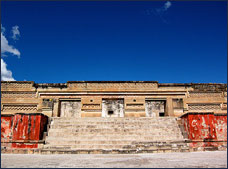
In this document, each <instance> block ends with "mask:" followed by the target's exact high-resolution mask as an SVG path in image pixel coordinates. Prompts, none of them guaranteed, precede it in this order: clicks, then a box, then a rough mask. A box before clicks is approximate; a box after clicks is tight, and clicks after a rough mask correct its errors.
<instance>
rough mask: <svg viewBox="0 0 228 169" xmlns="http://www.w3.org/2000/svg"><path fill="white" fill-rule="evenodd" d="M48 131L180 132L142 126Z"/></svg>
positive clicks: (172, 129) (171, 129) (178, 130)
mask: <svg viewBox="0 0 228 169" xmlns="http://www.w3.org/2000/svg"><path fill="white" fill-rule="evenodd" d="M49 132H64V133H65V132H73V133H77V132H123V133H126V132H139V133H142V132H145V133H160V132H162V133H165V134H167V133H170V132H180V129H179V128H166V129H160V128H155V129H152V128H144V129H135V128H132V129H127V128H126V129H124V128H95V129H91V128H50V129H49Z"/></svg>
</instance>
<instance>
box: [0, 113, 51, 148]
mask: <svg viewBox="0 0 228 169" xmlns="http://www.w3.org/2000/svg"><path fill="white" fill-rule="evenodd" d="M47 123H48V117H47V116H45V115H43V114H41V113H36V114H34V113H31V114H23V113H17V114H15V115H11V116H9V115H8V116H7V115H2V116H1V142H4V144H6V143H10V145H11V146H12V148H37V147H38V141H39V140H42V139H43V133H44V131H46V129H47ZM31 141H37V142H33V143H29V142H31ZM11 143H12V144H11ZM7 145H8V144H7Z"/></svg>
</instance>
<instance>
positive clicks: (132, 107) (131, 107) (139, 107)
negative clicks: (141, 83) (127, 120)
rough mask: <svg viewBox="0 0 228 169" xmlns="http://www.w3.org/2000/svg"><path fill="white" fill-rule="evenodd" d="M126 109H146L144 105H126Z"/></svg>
mask: <svg viewBox="0 0 228 169" xmlns="http://www.w3.org/2000/svg"><path fill="white" fill-rule="evenodd" d="M126 109H145V108H144V104H143V103H130V104H126Z"/></svg>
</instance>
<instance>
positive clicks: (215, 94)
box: [189, 92, 222, 97]
mask: <svg viewBox="0 0 228 169" xmlns="http://www.w3.org/2000/svg"><path fill="white" fill-rule="evenodd" d="M189 97H222V93H215V92H210V93H203V92H189Z"/></svg>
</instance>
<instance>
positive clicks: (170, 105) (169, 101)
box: [166, 97, 174, 116]
mask: <svg viewBox="0 0 228 169" xmlns="http://www.w3.org/2000/svg"><path fill="white" fill-rule="evenodd" d="M166 115H168V116H174V111H173V100H172V98H169V97H168V98H167V100H166Z"/></svg>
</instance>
